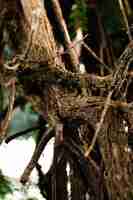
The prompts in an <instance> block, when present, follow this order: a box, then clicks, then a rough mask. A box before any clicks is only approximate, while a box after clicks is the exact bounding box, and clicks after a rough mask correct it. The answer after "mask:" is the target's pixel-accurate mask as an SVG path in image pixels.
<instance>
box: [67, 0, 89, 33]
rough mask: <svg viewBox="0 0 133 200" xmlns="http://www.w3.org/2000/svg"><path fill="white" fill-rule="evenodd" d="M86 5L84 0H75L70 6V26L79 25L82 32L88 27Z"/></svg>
mask: <svg viewBox="0 0 133 200" xmlns="http://www.w3.org/2000/svg"><path fill="white" fill-rule="evenodd" d="M87 13H88V6H87V3H86V1H84V0H75V4H74V5H73V7H72V12H71V15H70V25H71V26H72V27H76V26H80V27H81V28H82V30H83V31H84V32H87V28H88V18H87Z"/></svg>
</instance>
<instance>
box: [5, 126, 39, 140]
mask: <svg viewBox="0 0 133 200" xmlns="http://www.w3.org/2000/svg"><path fill="white" fill-rule="evenodd" d="M39 128H41V126H35V127H31V128H28V129H26V130H24V131H21V132H18V133H15V134H13V135H10V136H9V137H7V138H6V139H5V142H6V143H9V142H11V141H12V140H14V139H16V138H17V137H20V136H23V135H25V134H27V133H29V132H31V131H35V130H38V129H39Z"/></svg>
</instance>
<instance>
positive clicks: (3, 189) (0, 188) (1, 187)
mask: <svg viewBox="0 0 133 200" xmlns="http://www.w3.org/2000/svg"><path fill="white" fill-rule="evenodd" d="M12 192H13V191H12V188H11V183H10V181H8V180H7V179H6V178H5V177H4V176H3V174H2V172H1V171H0V200H2V199H4V197H5V196H6V195H7V194H8V193H12Z"/></svg>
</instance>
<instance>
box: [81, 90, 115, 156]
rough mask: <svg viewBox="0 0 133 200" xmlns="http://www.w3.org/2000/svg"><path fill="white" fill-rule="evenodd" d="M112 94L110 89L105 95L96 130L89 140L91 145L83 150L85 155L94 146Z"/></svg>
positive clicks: (88, 153) (87, 154)
mask: <svg viewBox="0 0 133 200" xmlns="http://www.w3.org/2000/svg"><path fill="white" fill-rule="evenodd" d="M112 94H113V90H111V91H110V92H109V94H108V96H107V99H106V102H105V105H104V109H103V111H102V114H101V118H100V122H99V123H98V125H97V128H96V131H95V133H94V136H93V139H92V142H91V145H90V146H89V148H88V150H87V151H86V152H85V157H88V156H89V155H90V152H91V151H92V149H93V148H94V145H95V143H96V140H97V136H98V134H99V132H100V130H101V128H102V125H103V122H104V118H105V115H106V113H107V111H108V108H109V105H110V101H111V97H112Z"/></svg>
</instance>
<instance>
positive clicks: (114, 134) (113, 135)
mask: <svg viewBox="0 0 133 200" xmlns="http://www.w3.org/2000/svg"><path fill="white" fill-rule="evenodd" d="M99 144H100V148H101V153H102V156H103V160H104V164H105V171H104V179H105V182H106V186H107V190H108V195H109V200H130V199H132V197H133V196H132V195H133V189H132V179H131V177H132V175H131V174H130V169H131V166H130V164H131V163H130V160H129V155H128V153H127V152H126V151H125V149H126V147H127V144H128V136H127V133H125V130H124V125H123V119H122V116H121V114H120V113H119V112H118V111H114V110H110V111H109V112H108V115H107V118H106V121H105V124H104V127H103V130H102V131H101V134H100V136H99Z"/></svg>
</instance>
